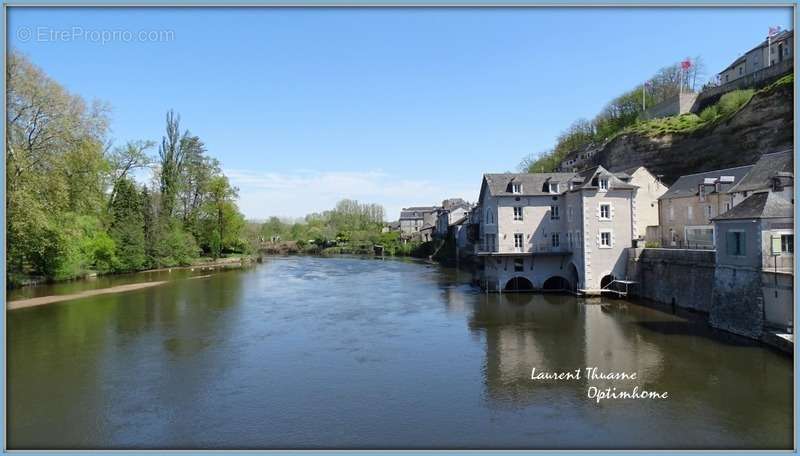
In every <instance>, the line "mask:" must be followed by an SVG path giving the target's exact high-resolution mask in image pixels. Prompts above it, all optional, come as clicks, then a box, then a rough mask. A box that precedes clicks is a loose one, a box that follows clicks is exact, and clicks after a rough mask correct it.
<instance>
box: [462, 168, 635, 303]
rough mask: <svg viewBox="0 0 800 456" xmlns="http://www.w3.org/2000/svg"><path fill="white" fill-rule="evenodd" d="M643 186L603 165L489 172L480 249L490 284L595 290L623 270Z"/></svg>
mask: <svg viewBox="0 0 800 456" xmlns="http://www.w3.org/2000/svg"><path fill="white" fill-rule="evenodd" d="M636 190H637V187H636V186H635V185H633V184H631V183H629V182H625V181H624V180H622V179H620V178H619V177H617V176H616V175H615V174H614V173H611V172H609V171H608V170H606V169H605V168H603V167H602V166H596V167H594V168H590V169H587V170H584V171H582V172H580V173H530V174H525V173H523V174H514V173H505V174H485V175H484V176H483V181H482V183H481V191H480V198H479V202H478V205H477V206H478V207H479V208H480V211H481V217H482V218H481V222H480V225H479V227H480V228H479V235H480V240H481V242H480V243H479V244H478V245H477V246H476V254H477V255H478V257H479V258H480V259H482V267H483V269H482V276H481V277H480V282H481V286H483V287H484V288H486V289H487V290H498V291H499V290H504V291H506V290H509V291H510V290H531V289H570V290H580V291H583V292H586V293H592V292H597V291H599V289H600V288H601V287H603V286H605V285H607V284H608V283H610V282H611V281H613V280H614V279H615V278H623V277H624V276H625V266H626V261H627V256H626V255H627V251H626V250H625V249H626V248H628V247H631V244H632V239H633V237H634V219H633V214H634V213H635V211H636V209H635V205H636V204H637V201H636V198H635V196H636Z"/></svg>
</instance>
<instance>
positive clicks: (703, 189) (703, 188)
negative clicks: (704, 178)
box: [698, 184, 706, 201]
mask: <svg viewBox="0 0 800 456" xmlns="http://www.w3.org/2000/svg"><path fill="white" fill-rule="evenodd" d="M698 193H699V195H700V201H705V200H706V186H705V185H703V184H700V191H699V192H698Z"/></svg>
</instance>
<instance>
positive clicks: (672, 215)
mask: <svg viewBox="0 0 800 456" xmlns="http://www.w3.org/2000/svg"><path fill="white" fill-rule="evenodd" d="M669 204H670V206H669V217H668V218H669V221H670V222H671V221H673V220H675V208H674V207H672V201H670V202H669Z"/></svg>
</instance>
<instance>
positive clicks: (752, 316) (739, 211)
mask: <svg viewBox="0 0 800 456" xmlns="http://www.w3.org/2000/svg"><path fill="white" fill-rule="evenodd" d="M786 196H787V195H786V194H785V193H784V192H783V191H782V187H780V186H779V187H777V188H775V189H768V190H762V191H758V192H755V193H753V194H751V195H749V196H748V197H747V198H746V199H745V200H744V201H742V202H741V203H739V204H737V205H736V206H735V207H734V208H733V209H731V210H730V211H728V212H726V213H724V214H721V215H719V216H717V217H714V219H713V223H714V227H715V230H714V231H715V236H716V244H717V253H716V269H715V271H714V300H713V302H712V306H711V311H710V314H709V317H710V322H711V324H712V325H713V326H715V327H718V328H721V329H725V330H727V331H731V332H734V333H737V334H740V335H744V336H748V337H755V338H758V337H760V336H761V335H762V332H763V329H764V327H765V326H767V327H778V328H781V329H784V330H785V329H787V328H791V327H792V326H793V321H792V319H793V312H792V311H793V305H792V298H793V279H794V268H793V264H794V223H793V214H794V204H793V203H792V200H791V199H789V198H787V197H786Z"/></svg>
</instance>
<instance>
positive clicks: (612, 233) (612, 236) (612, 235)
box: [611, 231, 617, 247]
mask: <svg viewBox="0 0 800 456" xmlns="http://www.w3.org/2000/svg"><path fill="white" fill-rule="evenodd" d="M616 239H617V238H616V236H614V232H613V231H612V232H611V247H614V244H616V242H617V241H616Z"/></svg>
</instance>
